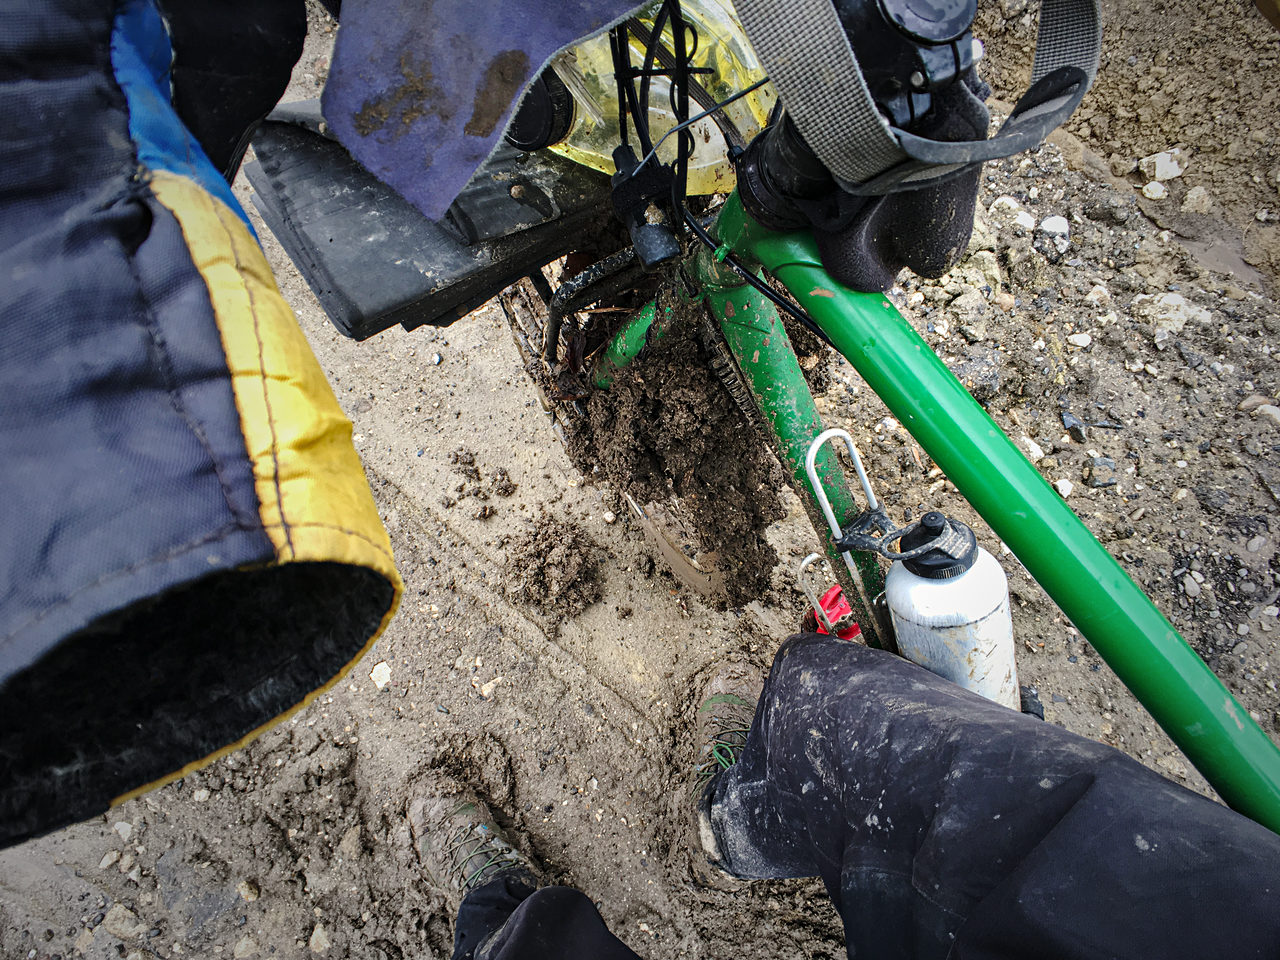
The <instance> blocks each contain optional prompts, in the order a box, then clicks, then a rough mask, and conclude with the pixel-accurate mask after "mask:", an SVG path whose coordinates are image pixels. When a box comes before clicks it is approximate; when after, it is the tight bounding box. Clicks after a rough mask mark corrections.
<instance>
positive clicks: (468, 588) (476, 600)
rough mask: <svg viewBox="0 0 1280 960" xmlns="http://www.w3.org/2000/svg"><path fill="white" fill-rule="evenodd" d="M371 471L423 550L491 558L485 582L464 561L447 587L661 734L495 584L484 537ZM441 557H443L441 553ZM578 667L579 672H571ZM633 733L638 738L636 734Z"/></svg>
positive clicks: (523, 647)
mask: <svg viewBox="0 0 1280 960" xmlns="http://www.w3.org/2000/svg"><path fill="white" fill-rule="evenodd" d="M368 473H369V475H370V477H371V479H372V480H374V481H375V483H376V485H378V486H381V487H383V488H385V489H387V490H389V491H391V502H393V503H394V509H395V510H396V512H397V513H398V515H399V516H398V517H397V519H398V520H399V521H400V522H402V523H405V522H407V523H408V524H410V525H411V526H412V527H413V529H414V532H415V533H416V534H417V536H418V537H419V538H420V539H421V541H423V542H424V544H425V547H424V546H417V547H416V549H417V550H419V551H422V550H424V549H425V550H426V551H427V552H428V553H429V554H430V555H431V556H432V557H434V558H444V560H443V563H445V564H449V565H450V567H452V566H453V564H454V563H455V562H456V558H457V556H458V546H459V545H464V546H465V547H466V549H467V550H468V551H469V556H470V557H472V558H473V562H474V558H483V559H484V560H485V561H486V562H487V565H488V566H487V569H485V571H484V575H483V579H484V580H485V581H488V582H485V583H481V582H480V580H481V578H480V577H476V576H475V575H474V573H473V572H471V568H470V567H468V566H466V565H465V563H464V564H462V565H460V566H458V567H456V568H454V576H453V578H452V581H451V582H450V584H449V590H450V591H452V592H453V593H455V594H459V595H461V596H463V597H465V598H466V599H467V600H469V601H471V602H472V604H473V605H474V606H473V609H474V610H475V611H476V612H477V613H478V614H479V615H480V616H481V617H483V618H484V619H485V620H486V621H490V622H494V621H496V625H497V626H499V627H500V628H505V629H504V630H503V632H502V633H501V637H502V639H503V640H504V641H506V642H509V643H510V644H511V645H512V646H514V647H515V648H516V649H518V650H519V651H520V652H521V653H522V654H524V655H526V656H530V657H535V658H537V659H538V660H539V666H543V667H551V666H552V664H551V663H549V662H548V660H547V658H545V657H543V656H542V652H543V651H542V649H541V648H542V647H549V648H551V649H553V650H554V651H555V652H556V653H557V655H558V660H560V661H561V662H557V663H555V668H558V669H553V671H552V676H554V677H555V679H557V680H559V681H560V682H561V683H564V684H565V685H566V686H567V687H569V688H573V687H574V686H581V685H582V682H583V680H584V679H585V680H588V681H589V682H590V683H591V684H592V685H594V686H596V687H598V688H599V689H601V690H604V691H607V692H608V694H609V695H610V697H611V698H612V699H613V701H614V705H615V707H617V708H619V709H620V710H622V711H624V712H626V714H627V721H629V722H631V723H633V724H639V725H642V726H643V727H644V728H645V732H646V733H647V734H648V735H649V736H650V737H653V738H661V737H662V731H660V730H659V728H658V727H657V726H656V725H655V724H654V722H653V720H652V718H651V716H650V715H649V712H648V708H647V707H646V706H642V705H640V704H637V703H635V702H634V701H633V700H632V699H631V698H630V697H629V696H628V695H627V694H625V693H623V692H622V691H620V690H618V689H617V688H616V687H615V686H614V685H613V683H612V681H611V680H610V679H609V678H607V677H604V676H602V675H601V674H600V673H598V672H596V671H593V670H592V669H591V668H590V667H589V666H588V665H586V664H584V663H583V662H582V661H581V660H580V659H578V658H577V657H576V656H575V655H574V654H573V653H572V652H571V651H570V650H568V649H567V648H566V647H564V646H563V645H562V644H561V643H560V642H559V641H558V639H557V634H558V633H559V631H558V630H548V629H546V628H545V627H544V626H543V625H542V624H540V623H538V622H537V621H536V620H535V619H534V618H533V616H531V615H530V614H528V613H526V612H525V611H523V610H522V609H521V608H519V607H517V606H516V605H515V604H513V603H511V602H510V601H508V600H507V599H506V598H505V597H504V596H503V594H502V591H501V590H500V589H498V588H495V587H494V586H493V583H494V582H500V581H501V570H502V566H503V561H502V560H500V559H499V558H498V557H496V556H494V555H492V554H490V553H489V552H488V551H487V550H486V547H485V545H484V544H483V542H481V541H479V540H478V539H477V538H474V537H472V536H470V535H468V533H467V532H466V531H465V530H463V529H462V528H461V526H460V525H459V524H456V523H454V522H452V521H451V520H450V518H449V517H448V516H447V515H444V514H442V513H437V512H436V511H434V510H432V509H431V508H430V507H429V506H427V505H426V504H424V503H422V502H421V500H419V499H418V498H416V497H414V496H413V495H412V494H410V493H408V492H407V491H405V490H404V489H403V488H402V487H401V486H400V485H399V484H398V483H397V482H396V481H395V480H393V479H391V478H390V477H389V476H387V475H386V474H384V473H382V472H380V471H378V470H377V469H376V468H374V467H370V468H369V469H368ZM432 525H435V526H436V527H437V528H442V529H444V530H447V531H448V532H449V535H450V537H452V539H453V540H454V543H452V544H450V543H446V541H445V539H444V538H443V537H442V536H441V535H440V534H439V533H437V532H436V531H435V530H433V529H432ZM437 563H438V564H439V563H440V561H439V560H438V559H437ZM464 568H465V569H466V570H467V572H466V573H465V574H463V575H462V576H459V575H458V574H459V573H460V572H461V571H462V570H463V569H464ZM406 602H408V601H406ZM559 626H560V628H561V629H564V628H566V627H568V628H569V629H573V628H574V627H573V624H572V623H571V622H562V623H561V624H560V625H559ZM530 634H532V638H528V635H530ZM575 672H576V675H572V674H573V673H575ZM618 729H619V732H625V731H624V728H622V727H619V728H618ZM633 734H634V731H633ZM630 739H633V740H634V739H635V737H634V735H633V736H632V737H631V738H630Z"/></svg>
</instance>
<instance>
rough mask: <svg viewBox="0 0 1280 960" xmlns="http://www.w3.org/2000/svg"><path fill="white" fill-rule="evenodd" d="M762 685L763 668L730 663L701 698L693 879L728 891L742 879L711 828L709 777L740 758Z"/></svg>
mask: <svg viewBox="0 0 1280 960" xmlns="http://www.w3.org/2000/svg"><path fill="white" fill-rule="evenodd" d="M763 688H764V681H763V679H762V678H761V676H760V671H759V670H757V669H756V668H755V667H754V666H752V665H750V664H747V663H726V664H724V665H722V666H721V667H720V668H719V669H718V670H716V672H715V673H714V674H712V676H711V678H710V680H708V681H707V684H706V686H705V687H704V688H703V691H702V696H701V697H700V698H699V699H698V715H697V721H696V724H697V725H696V735H697V738H698V740H697V742H698V744H699V751H698V756H697V765H696V767H695V768H694V778H695V781H694V797H693V804H692V806H691V808H689V813H690V814H691V815H692V827H693V830H692V832H693V835H694V837H693V838H691V843H690V845H689V846H690V850H689V853H690V855H691V857H692V863H691V872H692V874H693V878H694V882H696V883H698V884H699V885H701V886H705V887H712V888H714V889H718V890H728V891H733V890H737V889H740V884H738V883H737V882H736V880H735V879H733V875H732V874H731V873H729V872H728V871H726V870H725V869H724V867H723V866H722V864H721V856H720V850H719V847H718V845H717V843H716V839H715V833H714V831H713V830H712V828H711V782H712V781H713V780H714V779H715V778H716V776H717V775H718V774H720V773H721V772H723V771H725V770H728V769H729V768H730V767H732V766H733V765H734V764H735V763H737V762H738V757H739V756H740V755H741V754H742V748H743V747H745V746H746V744H747V734H748V733H749V732H750V730H751V721H752V720H753V719H754V718H755V714H756V704H757V703H758V702H759V700H760V692H761V690H762V689H763Z"/></svg>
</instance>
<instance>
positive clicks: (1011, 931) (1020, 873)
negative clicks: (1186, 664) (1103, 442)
mask: <svg viewBox="0 0 1280 960" xmlns="http://www.w3.org/2000/svg"><path fill="white" fill-rule="evenodd" d="M709 801H710V814H711V822H712V826H713V831H714V833H715V836H716V840H717V843H718V844H719V847H720V852H721V855H722V857H723V861H724V863H725V865H726V866H727V867H728V868H729V869H730V870H731V871H732V872H734V873H737V874H738V875H740V876H748V877H783V876H806V875H807V876H814V875H817V876H821V877H822V878H823V880H824V882H825V884H826V887H827V890H828V891H829V892H830V894H831V896H832V899H833V900H834V901H835V904H836V907H837V909H838V910H839V912H840V915H841V917H842V919H843V920H844V925H845V933H846V937H847V940H848V952H849V955H850V956H851V957H853V956H858V957H864V956H865V957H913V958H927V957H944V956H952V957H1014V956H1036V957H1081V958H1084V957H1089V958H1092V957H1110V956H1159V957H1206V956H1232V957H1244V956H1264V955H1265V956H1277V955H1280V837H1277V836H1276V835H1274V834H1272V833H1271V832H1270V831H1268V830H1266V829H1264V828H1262V827H1260V826H1258V825H1257V824H1255V823H1253V822H1251V821H1249V820H1246V819H1245V818H1243V817H1240V816H1238V815H1237V814H1235V813H1232V812H1231V811H1230V810H1227V809H1226V808H1224V807H1221V806H1219V805H1217V804H1215V803H1213V802H1211V801H1209V800H1206V799H1204V798H1202V797H1199V796H1197V795H1195V794H1193V793H1191V792H1190V791H1188V790H1185V789H1183V788H1181V787H1178V786H1176V785H1174V784H1172V783H1170V782H1169V781H1167V780H1165V779H1163V778H1162V777H1160V776H1158V775H1157V774H1155V773H1152V772H1151V771H1149V770H1147V769H1146V768H1145V767H1143V766H1142V765H1141V764H1139V763H1137V762H1136V761H1134V760H1131V759H1130V758H1128V757H1126V756H1124V755H1123V754H1121V753H1119V752H1118V751H1116V750H1113V749H1111V748H1110V747H1107V746H1104V745H1102V744H1099V743H1094V742H1092V741H1089V740H1085V739H1083V738H1081V737H1077V736H1075V735H1073V734H1070V733H1068V732H1066V731H1065V730H1062V729H1061V728H1058V727H1055V726H1053V725H1052V724H1048V723H1043V722H1041V721H1039V720H1034V719H1031V718H1028V717H1024V716H1022V715H1021V714H1018V713H1015V712H1014V711H1012V710H1008V709H1006V708H1004V707H1000V706H998V705H996V704H993V703H991V702H989V701H987V700H984V699H982V698H980V697H977V696H975V695H973V694H970V693H968V692H967V691H964V690H961V689H960V688H959V687H956V686H955V685H953V684H951V683H948V682H947V681H945V680H942V679H940V678H938V677H935V676H934V675H933V674H931V673H928V672H927V671H925V670H922V669H920V668H919V667H916V666H914V665H912V664H910V663H907V662H906V661H904V660H901V659H899V658H897V657H893V656H890V655H888V654H884V653H881V652H879V651H876V650H871V649H868V648H866V647H863V646H861V645H858V644H852V643H846V642H843V641H839V640H832V639H830V638H828V637H820V636H817V635H809V636H801V637H793V638H792V639H791V640H789V641H787V643H786V644H784V645H783V647H782V649H781V650H780V651H779V653H778V656H777V658H776V659H775V661H774V665H773V669H772V671H771V673H770V676H769V680H768V682H767V683H766V685H765V688H764V695H763V697H762V698H761V702H760V706H759V708H758V709H757V711H756V717H755V721H754V723H753V725H752V730H751V734H750V737H749V739H748V742H747V746H746V748H745V749H744V750H743V753H742V756H741V758H740V760H739V762H738V764H737V765H736V766H735V767H733V768H731V769H730V770H728V771H726V772H725V773H723V774H721V775H720V776H719V777H718V778H717V779H716V780H715V781H714V782H713V783H712V785H711V788H710V791H709Z"/></svg>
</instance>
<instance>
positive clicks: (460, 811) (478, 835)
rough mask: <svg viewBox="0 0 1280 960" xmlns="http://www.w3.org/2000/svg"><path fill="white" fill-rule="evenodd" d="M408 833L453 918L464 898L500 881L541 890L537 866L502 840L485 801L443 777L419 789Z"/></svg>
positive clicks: (434, 776) (435, 775)
mask: <svg viewBox="0 0 1280 960" xmlns="http://www.w3.org/2000/svg"><path fill="white" fill-rule="evenodd" d="M409 828H410V830H412V832H413V845H414V849H415V850H416V851H417V854H418V862H419V863H421V864H422V869H423V870H424V871H425V872H426V874H427V876H428V877H430V879H431V881H432V883H433V884H434V885H435V886H436V887H437V888H438V889H439V890H440V892H441V893H443V894H444V895H445V897H446V898H447V899H448V901H449V905H450V907H451V908H452V910H453V912H454V913H456V912H457V909H458V905H459V904H460V903H461V902H462V898H463V897H465V896H466V895H467V894H468V893H470V892H471V891H473V890H475V889H477V888H478V887H481V886H484V885H485V884H486V883H489V882H491V881H493V880H496V879H498V878H499V877H503V876H507V875H515V877H516V878H518V879H519V880H521V881H523V882H524V883H526V884H528V885H529V886H535V887H536V886H537V885H538V881H537V875H536V873H535V872H534V868H533V865H532V864H531V863H530V862H529V860H528V859H526V858H525V856H524V855H523V854H521V853H520V851H518V850H517V849H516V848H515V847H513V846H512V845H511V844H510V842H508V841H507V839H506V838H505V837H504V836H503V835H502V832H501V831H500V830H499V829H498V827H497V825H496V824H494V822H493V815H492V814H491V813H490V812H489V808H488V807H487V806H485V804H484V801H482V800H480V799H479V798H478V797H477V796H476V795H475V794H474V793H473V792H472V791H471V790H469V789H468V788H467V787H465V786H463V785H462V784H460V783H458V782H457V781H455V780H453V779H451V778H450V777H447V776H445V775H444V774H441V773H438V772H437V773H433V774H432V775H431V777H429V778H427V779H426V780H424V781H422V782H421V783H419V785H418V790H417V795H416V796H415V797H414V798H413V799H412V800H410V801H409Z"/></svg>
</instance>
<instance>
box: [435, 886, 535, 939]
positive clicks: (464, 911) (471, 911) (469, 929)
mask: <svg viewBox="0 0 1280 960" xmlns="http://www.w3.org/2000/svg"><path fill="white" fill-rule="evenodd" d="M537 889H538V887H537V882H536V881H534V880H533V878H532V877H528V876H526V875H524V874H520V873H504V874H500V875H499V876H497V877H495V878H494V879H492V880H490V881H488V882H487V883H483V884H481V885H480V886H478V887H476V888H475V889H474V890H472V891H471V892H470V893H468V894H467V895H466V896H465V897H463V898H462V904H461V905H460V906H459V907H458V917H457V920H455V921H454V924H453V960H471V958H472V957H474V956H475V953H476V948H477V947H479V946H480V945H481V944H482V943H484V942H485V941H486V940H488V939H489V938H490V937H492V936H493V935H494V934H495V933H497V932H498V931H499V930H501V929H502V926H503V924H505V923H506V922H507V921H508V920H510V919H511V915H512V914H513V913H515V912H516V909H517V908H518V907H519V906H520V905H521V904H522V903H524V902H525V900H527V899H528V898H529V896H530V895H531V894H532V893H533V892H534V891H535V890H537Z"/></svg>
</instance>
